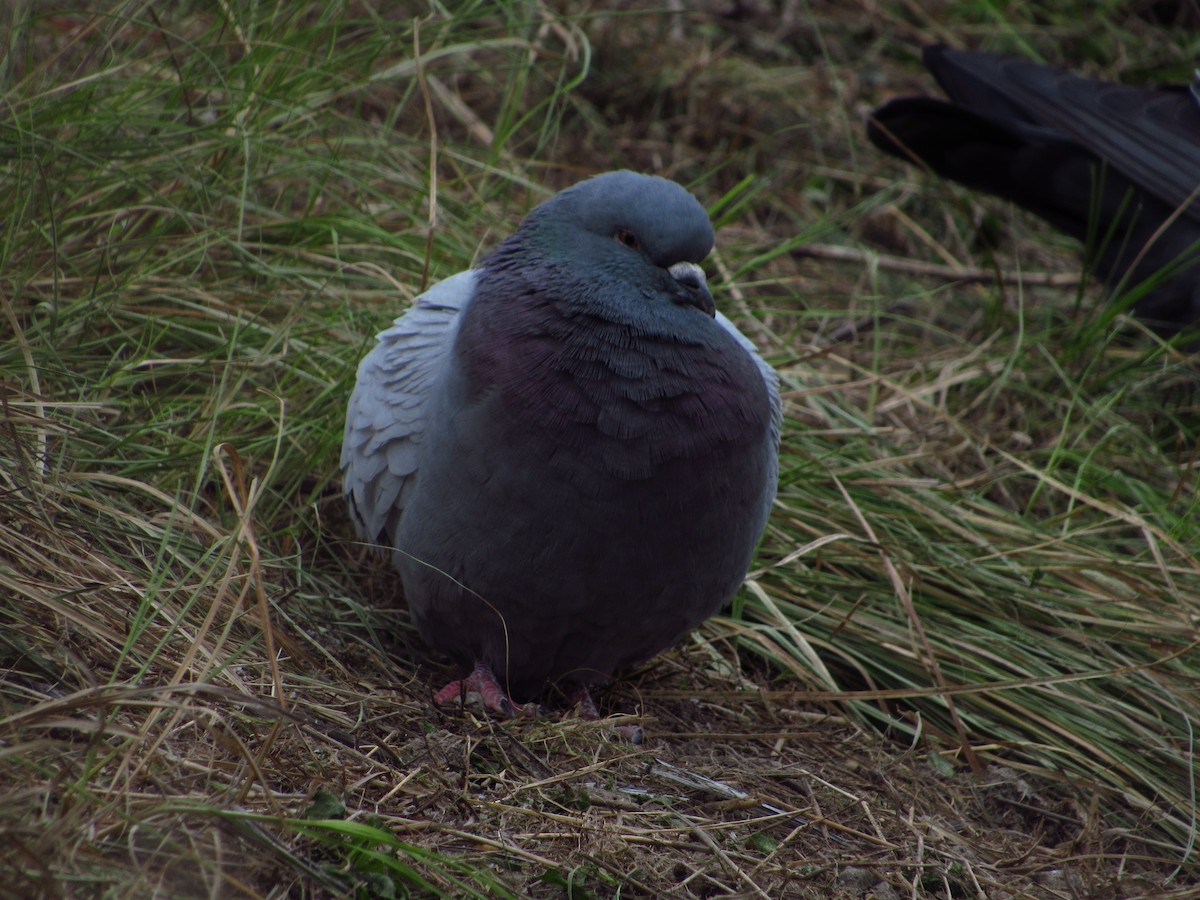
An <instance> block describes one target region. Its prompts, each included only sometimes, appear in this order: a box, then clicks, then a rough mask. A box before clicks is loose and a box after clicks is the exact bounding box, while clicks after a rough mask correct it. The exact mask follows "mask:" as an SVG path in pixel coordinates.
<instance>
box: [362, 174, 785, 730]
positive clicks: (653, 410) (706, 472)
mask: <svg viewBox="0 0 1200 900" xmlns="http://www.w3.org/2000/svg"><path fill="white" fill-rule="evenodd" d="M712 244H713V232H712V227H711V225H710V223H709V221H708V217H707V215H706V213H705V212H704V209H703V207H701V206H700V204H699V203H698V202H697V201H696V200H695V199H694V198H693V197H692V196H691V195H690V194H689V193H688V192H687V191H685V190H684V189H683V188H682V187H680V186H679V185H677V184H675V183H673V182H670V181H667V180H665V179H662V178H657V177H653V176H645V175H638V174H635V173H632V172H625V171H622V172H613V173H608V174H606V175H601V176H597V177H595V178H592V179H589V180H587V181H584V182H581V183H580V184H577V185H575V186H573V187H571V188H568V189H567V190H565V191H562V192H561V193H559V194H557V195H556V196H554V197H552V198H551V199H550V200H547V201H546V202H544V203H543V204H541V205H540V206H538V207H537V208H536V209H534V210H533V211H532V212H531V213H530V214H529V215H528V217H527V218H526V219H525V220H524V222H522V224H521V225H520V227H519V228H518V229H517V231H516V232H515V233H514V234H513V235H512V236H511V237H509V238H508V239H506V240H505V241H503V242H502V243H501V244H500V245H499V246H497V247H496V248H495V250H493V251H492V252H491V253H490V254H489V255H487V256H486V257H485V258H484V259H483V260H482V262H481V263H479V265H478V266H477V267H476V268H473V269H471V270H469V271H466V272H462V273H460V274H458V275H455V276H453V277H451V278H448V279H446V280H445V281H442V282H440V283H439V284H437V285H435V286H434V287H433V288H431V289H430V290H428V291H427V292H426V293H425V294H423V295H422V296H420V297H419V298H417V301H416V303H415V305H414V306H413V307H412V308H411V309H409V310H408V311H407V312H406V313H405V314H404V315H403V316H401V317H400V318H399V319H397V320H396V322H395V324H394V325H393V326H392V327H391V328H389V329H387V330H386V331H384V332H383V333H382V334H380V335H379V342H378V344H377V345H376V346H375V348H374V349H373V350H372V351H371V352H370V353H369V354H368V355H367V356H366V358H364V359H363V361H362V363H361V365H360V366H359V369H358V381H357V385H356V387H355V389H354V393H353V395H352V397H351V399H350V405H349V410H348V414H347V419H346V432H345V440H344V443H343V448H342V468H343V475H344V485H345V491H346V494H347V497H348V499H349V501H350V506H351V509H352V511H353V515H354V519H355V522H356V524H357V527H358V530H359V533H360V535H361V537H362V538H363V539H364V540H367V541H370V542H373V543H378V544H381V545H383V546H384V547H387V548H391V551H392V558H393V561H394V563H395V566H396V568H397V570H398V571H399V573H400V578H401V581H402V583H403V588H404V593H405V596H406V598H407V601H408V604H409V607H410V609H411V611H412V616H413V621H414V622H415V624H416V626H417V628H418V630H419V631H420V633H421V635H422V636H423V637H424V639H425V640H426V641H427V642H428V643H429V644H430V645H431V646H432V647H434V648H436V649H437V650H440V651H442V652H444V653H446V654H448V655H449V656H451V657H452V658H453V659H454V660H455V661H456V662H457V664H458V665H459V666H461V667H462V668H463V670H464V672H469V671H471V670H472V669H473V668H474V667H476V666H477V665H482V666H483V667H484V668H485V669H486V670H487V671H488V672H494V673H495V676H496V679H497V680H498V681H499V683H500V685H501V686H502V687H503V688H504V689H506V690H508V691H510V692H512V693H514V694H517V695H520V696H522V697H530V696H533V695H535V694H537V693H539V692H540V691H541V690H542V689H543V688H544V687H545V686H546V685H547V684H550V683H556V684H558V685H560V686H562V687H564V688H565V689H567V690H575V689H581V690H582V691H584V692H586V687H587V685H588V684H591V683H595V682H599V681H603V680H605V679H606V678H608V677H609V676H610V675H612V674H613V673H614V672H615V671H617V670H619V669H621V668H623V667H626V666H629V665H632V664H636V663H639V662H642V661H644V660H646V659H648V658H650V657H651V656H653V655H655V654H656V653H658V652H660V651H661V650H663V649H665V648H666V647H668V646H670V645H671V644H672V643H674V642H675V641H676V640H678V639H679V638H680V637H681V636H683V635H684V634H686V633H687V632H688V631H689V630H691V629H692V628H694V627H695V626H696V625H698V624H699V623H701V622H702V621H704V620H705V619H706V618H708V617H709V616H711V615H713V614H714V613H716V612H717V611H718V610H719V609H720V608H721V607H722V606H723V605H725V604H726V603H728V602H729V600H730V599H731V597H732V596H733V594H734V592H735V591H736V590H737V588H738V587H739V585H740V584H741V581H742V579H743V578H744V576H745V573H746V569H747V567H748V565H749V563H750V560H751V556H752V554H753V551H754V547H755V545H756V544H757V541H758V539H759V537H760V535H761V534H762V531H763V528H764V527H765V524H766V520H767V514H768V511H769V508H770V505H771V502H772V500H773V498H774V493H775V484H776V474H777V446H778V440H779V427H780V399H779V392H778V386H777V379H776V376H775V374H774V372H773V371H772V370H771V368H770V367H769V366H768V365H767V364H766V363H765V362H764V361H763V360H762V359H761V358H760V357H759V355H758V354H757V352H756V351H755V349H754V347H753V345H752V344H751V343H750V341H749V340H747V339H746V338H745V337H744V336H743V335H742V334H740V333H739V332H738V330H737V329H736V328H735V327H734V326H733V324H732V323H731V322H730V321H729V320H728V319H726V318H725V317H724V316H722V315H721V314H720V313H716V312H715V310H714V307H713V305H712V297H711V295H710V294H709V292H708V288H707V284H706V283H705V280H704V275H703V271H702V270H701V269H700V268H699V266H698V265H697V264H698V263H699V261H700V260H702V259H703V258H704V257H705V256H706V255H707V254H708V252H709V250H710V249H711V247H712ZM456 684H457V683H456ZM472 684H473V686H474V684H475V683H474V682H472ZM491 705H493V706H496V704H491ZM500 708H503V707H502V706H501V707H500Z"/></svg>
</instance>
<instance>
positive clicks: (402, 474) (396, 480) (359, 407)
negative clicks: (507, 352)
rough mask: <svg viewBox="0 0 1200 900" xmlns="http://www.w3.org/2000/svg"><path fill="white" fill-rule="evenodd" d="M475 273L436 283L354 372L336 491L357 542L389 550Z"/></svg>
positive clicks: (410, 487)
mask: <svg viewBox="0 0 1200 900" xmlns="http://www.w3.org/2000/svg"><path fill="white" fill-rule="evenodd" d="M474 291H475V272H474V271H473V270H468V271H466V272H459V273H458V274H457V275H453V276H451V277H450V278H447V279H445V280H444V281H439V282H438V283H437V284H435V285H434V286H433V287H431V288H430V289H429V290H428V291H426V292H425V293H424V294H422V295H421V296H419V297H417V299H416V302H415V303H414V304H413V306H412V307H411V308H409V310H408V311H407V312H406V313H404V315H402V316H401V317H400V318H398V319H396V321H395V323H394V324H393V325H392V327H391V328H388V329H387V330H386V331H382V332H380V334H379V336H378V338H377V340H378V343H377V344H376V345H375V347H374V349H372V350H371V352H370V353H368V354H367V355H366V356H365V357H363V361H362V362H361V363H360V364H359V366H358V380H357V383H356V384H355V386H354V393H352V394H351V395H350V405H349V407H348V408H347V410H346V432H345V435H344V436H343V438H342V489H343V491H344V492H345V494H346V500H347V502H348V503H349V506H350V513H351V517H352V518H353V519H354V525H355V528H356V529H357V530H358V534H359V536H360V537H361V538H362V539H363V540H365V541H370V542H372V543H384V544H391V542H392V541H391V538H392V535H394V534H395V533H396V526H397V524H398V523H399V521H400V513H401V511H402V510H403V509H404V505H405V503H406V502H407V500H408V498H409V495H410V494H411V493H412V490H413V484H414V482H415V479H416V477H417V463H418V458H419V452H420V444H421V436H422V434H423V433H424V430H425V426H426V418H427V416H428V410H429V405H430V402H431V399H432V393H433V389H434V386H435V385H436V384H437V383H438V381H439V379H440V377H441V372H442V367H443V366H444V365H446V364H447V360H448V358H449V354H450V347H451V345H452V344H453V339H454V333H455V330H456V327H457V322H458V314H459V312H460V311H461V310H462V308H463V306H464V305H465V304H466V302H467V301H468V300H469V299H470V298H471V295H472V294H473V293H474Z"/></svg>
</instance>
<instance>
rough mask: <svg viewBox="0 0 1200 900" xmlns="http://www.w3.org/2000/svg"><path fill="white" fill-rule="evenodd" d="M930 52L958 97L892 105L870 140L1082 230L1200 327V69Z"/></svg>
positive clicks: (1160, 317) (1134, 290)
mask: <svg viewBox="0 0 1200 900" xmlns="http://www.w3.org/2000/svg"><path fill="white" fill-rule="evenodd" d="M923 59H924V62H925V65H926V67H928V68H929V70H930V71H931V72H932V73H933V76H934V77H935V78H936V79H937V81H938V83H939V84H940V85H941V87H942V89H943V90H944V91H945V92H946V94H947V96H948V97H949V101H943V100H937V99H934V98H932V97H902V98H898V99H894V100H891V101H890V102H888V103H885V104H884V105H883V106H881V107H879V108H878V109H876V110H875V111H874V112H873V113H871V115H870V116H869V118H868V121H867V136H868V137H869V138H870V140H871V142H872V143H874V144H875V145H876V146H877V147H879V148H880V149H882V150H885V151H886V152H888V153H891V154H893V155H895V156H899V157H901V158H902V159H906V160H908V161H910V162H917V163H922V164H924V165H927V166H928V167H929V168H930V169H932V170H933V171H934V172H936V173H937V174H938V175H940V176H942V177H943V178H948V179H950V180H952V181H957V182H960V183H961V184H964V185H966V186H968V187H971V188H975V189H978V190H982V191H986V192H988V193H991V194H996V195H998V196H1000V197H1003V198H1005V199H1008V200H1011V201H1012V202H1014V203H1016V204H1017V205H1018V206H1021V207H1023V208H1024V209H1027V210H1029V211H1031V212H1033V213H1035V214H1037V215H1038V216H1040V217H1042V218H1043V219H1045V220H1046V221H1047V222H1049V223H1050V224H1051V225H1053V226H1055V227H1056V228H1058V229H1060V230H1062V231H1063V232H1065V233H1067V234H1069V235H1071V236H1072V237H1074V238H1077V239H1078V240H1080V241H1083V242H1084V243H1085V245H1086V246H1087V247H1088V248H1089V252H1090V254H1091V259H1090V264H1091V265H1092V266H1093V267H1094V269H1095V271H1096V272H1097V273H1098V274H1099V275H1100V276H1101V277H1102V278H1103V279H1104V280H1105V281H1106V282H1108V284H1109V285H1110V286H1113V287H1117V288H1118V289H1119V290H1120V291H1125V290H1129V295H1128V296H1129V297H1130V298H1131V299H1132V302H1133V312H1134V313H1135V314H1136V315H1137V316H1138V317H1139V318H1141V319H1142V320H1144V321H1145V322H1147V324H1149V325H1150V326H1151V327H1153V328H1155V329H1156V330H1157V331H1159V332H1160V333H1161V334H1163V335H1171V334H1174V333H1177V332H1181V331H1192V330H1195V329H1196V328H1197V327H1198V326H1200V272H1197V270H1196V269H1195V268H1194V265H1195V263H1196V262H1197V261H1198V260H1200V254H1198V253H1197V250H1198V249H1200V203H1198V202H1196V200H1197V192H1198V190H1200V75H1198V80H1197V81H1196V82H1194V83H1193V84H1192V85H1191V86H1190V89H1189V88H1187V87H1159V88H1138V87H1129V86H1125V85H1120V84H1113V83H1111V82H1106V81H1098V80H1096V79H1092V78H1084V77H1083V76H1080V75H1077V74H1074V73H1072V72H1069V71H1066V70H1064V69H1059V68H1056V67H1053V66H1047V65H1042V64H1039V63H1035V62H1031V61H1029V60H1024V59H1019V58H1016V57H1010V56H1002V55H999V54H994V53H983V52H974V51H967V50H953V49H950V48H948V47H944V46H940V45H934V46H930V47H926V48H925V51H924V55H923Z"/></svg>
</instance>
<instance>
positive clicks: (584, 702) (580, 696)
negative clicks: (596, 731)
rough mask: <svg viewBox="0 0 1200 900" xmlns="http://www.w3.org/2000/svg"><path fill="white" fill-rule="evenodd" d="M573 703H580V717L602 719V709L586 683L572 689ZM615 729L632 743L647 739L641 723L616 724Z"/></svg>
mask: <svg viewBox="0 0 1200 900" xmlns="http://www.w3.org/2000/svg"><path fill="white" fill-rule="evenodd" d="M571 703H573V704H578V705H579V718H581V719H583V720H584V721H585V722H598V721H600V710H599V709H597V708H596V701H595V700H593V699H592V692H591V691H589V690H588V686H587V685H586V684H581V685H578V686H577V687H576V688H575V689H574V690H573V691H571ZM613 731H615V732H616V733H617V734H619V735H621V737H623V738H625V739H626V740H627V741H629V743H631V744H640V743H642V742H643V741H645V740H646V733H645V732H644V731H642V726H641V725H614V726H613Z"/></svg>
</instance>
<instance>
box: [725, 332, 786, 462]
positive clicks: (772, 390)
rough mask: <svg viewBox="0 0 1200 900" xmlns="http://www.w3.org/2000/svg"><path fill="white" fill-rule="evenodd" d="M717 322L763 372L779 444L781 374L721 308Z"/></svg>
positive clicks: (773, 437) (773, 433)
mask: <svg viewBox="0 0 1200 900" xmlns="http://www.w3.org/2000/svg"><path fill="white" fill-rule="evenodd" d="M717 322H718V323H719V324H720V326H721V327H722V328H724V329H725V330H726V331H728V332H729V333H730V334H732V335H733V337H734V339H735V340H736V341H737V342H738V343H739V344H741V346H742V348H743V349H744V350H745V351H746V352H747V353H749V354H750V358H751V359H753V360H754V362H755V364H756V365H757V366H758V371H760V372H762V377H763V381H764V382H766V385H767V393H768V394H769V395H770V398H771V441H772V443H773V444H774V445H775V446H776V447H778V446H779V433H780V430H781V428H782V427H783V400H782V399H780V396H779V375H778V373H777V372H776V371H775V370H774V369H773V368H771V365H770V364H769V363H768V362H767V361H766V360H765V359H763V358H762V357H761V356H760V355H759V353H758V348H757V347H755V346H754V342H753V341H751V340H750V338H748V337H746V336H745V335H744V334H742V333H741V332H740V331H738V327H737V326H736V325H734V324H733V323H732V322H731V321H729V319H728V318H726V316H725V315H724V314H722V313H721V311H720V310H718V311H717Z"/></svg>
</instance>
